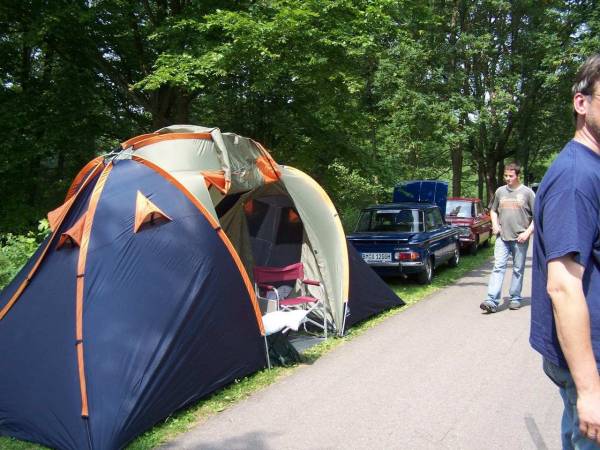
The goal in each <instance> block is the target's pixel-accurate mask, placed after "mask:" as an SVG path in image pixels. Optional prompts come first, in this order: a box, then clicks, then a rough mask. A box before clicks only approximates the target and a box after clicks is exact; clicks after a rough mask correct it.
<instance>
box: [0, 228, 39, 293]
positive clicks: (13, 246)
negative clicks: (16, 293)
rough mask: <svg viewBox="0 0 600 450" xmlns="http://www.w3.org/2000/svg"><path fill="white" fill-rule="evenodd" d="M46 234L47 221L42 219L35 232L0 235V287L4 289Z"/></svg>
mask: <svg viewBox="0 0 600 450" xmlns="http://www.w3.org/2000/svg"><path fill="white" fill-rule="evenodd" d="M48 234H50V228H49V226H48V221H47V220H46V219H43V220H41V221H40V223H39V225H38V230H37V232H33V231H30V232H29V233H27V234H26V235H14V234H12V233H8V234H4V235H0V289H4V287H5V286H6V285H7V284H8V283H10V281H11V280H12V279H13V278H14V276H15V275H16V274H17V273H18V272H19V270H21V268H22V267H23V265H25V263H26V262H27V260H28V259H29V258H30V257H31V255H33V253H34V252H35V250H36V249H37V248H38V246H39V244H40V242H41V241H43V240H44V239H45V238H46V236H48Z"/></svg>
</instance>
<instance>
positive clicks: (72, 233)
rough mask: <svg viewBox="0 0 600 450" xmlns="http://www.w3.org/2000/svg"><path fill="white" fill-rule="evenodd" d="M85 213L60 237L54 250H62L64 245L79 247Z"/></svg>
mask: <svg viewBox="0 0 600 450" xmlns="http://www.w3.org/2000/svg"><path fill="white" fill-rule="evenodd" d="M86 216H87V213H85V214H83V215H82V216H81V217H80V218H79V220H78V221H77V222H75V225H73V226H72V227H71V228H69V229H68V230H67V231H65V232H64V233H63V234H61V235H60V239H59V240H58V244H57V245H56V249H57V250H58V249H60V248H62V247H63V246H64V245H65V244H71V245H77V246H78V247H79V246H81V237H82V236H83V227H84V225H85V217H86Z"/></svg>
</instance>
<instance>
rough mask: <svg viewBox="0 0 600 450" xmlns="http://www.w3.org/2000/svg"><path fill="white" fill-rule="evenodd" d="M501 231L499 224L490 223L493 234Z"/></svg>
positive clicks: (496, 234)
mask: <svg viewBox="0 0 600 450" xmlns="http://www.w3.org/2000/svg"><path fill="white" fill-rule="evenodd" d="M501 232H502V227H501V226H500V225H492V234H493V235H494V236H498V235H499V234H500V233H501Z"/></svg>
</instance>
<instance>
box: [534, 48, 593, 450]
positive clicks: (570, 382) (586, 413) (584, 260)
mask: <svg viewBox="0 0 600 450" xmlns="http://www.w3.org/2000/svg"><path fill="white" fill-rule="evenodd" d="M573 110H574V111H573V112H574V116H575V120H576V131H575V136H574V138H573V140H571V141H570V142H568V143H567V145H566V146H565V147H564V148H563V150H562V151H561V152H560V154H559V155H558V156H557V158H556V160H555V161H554V163H553V164H552V166H551V167H550V169H548V172H547V173H546V175H545V176H544V179H543V180H542V182H541V184H540V187H539V189H538V192H537V196H536V202H535V213H534V222H535V223H536V237H535V239H534V254H533V288H532V304H531V335H530V342H531V345H532V346H533V348H534V349H536V350H537V351H538V352H540V353H541V354H542V356H543V359H544V371H545V372H546V374H547V375H548V376H549V377H550V378H551V379H552V380H553V381H554V382H555V383H556V384H557V385H558V387H559V389H560V394H561V396H562V399H563V402H564V405H565V410H564V413H563V419H562V442H563V448H565V449H570V448H577V449H584V448H586V449H587V448H600V446H599V444H600V375H599V372H598V366H599V362H600V233H599V227H600V221H599V217H600V55H595V56H592V57H590V58H588V60H587V61H586V62H585V63H584V65H583V66H582V67H581V68H580V70H579V72H578V73H577V77H576V80H575V84H574V85H573Z"/></svg>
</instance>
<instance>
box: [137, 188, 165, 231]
mask: <svg viewBox="0 0 600 450" xmlns="http://www.w3.org/2000/svg"><path fill="white" fill-rule="evenodd" d="M157 220H166V221H169V222H170V221H171V220H173V219H171V218H170V217H169V216H167V215H166V214H165V213H164V212H162V211H161V209H160V208H159V207H158V206H156V205H155V204H154V203H152V202H151V201H150V200H148V198H146V196H145V195H144V194H142V193H141V192H140V191H138V192H137V198H136V201H135V225H134V227H133V232H134V233H137V232H138V230H139V229H140V227H141V226H142V225H144V224H145V223H150V222H155V221H157Z"/></svg>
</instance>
